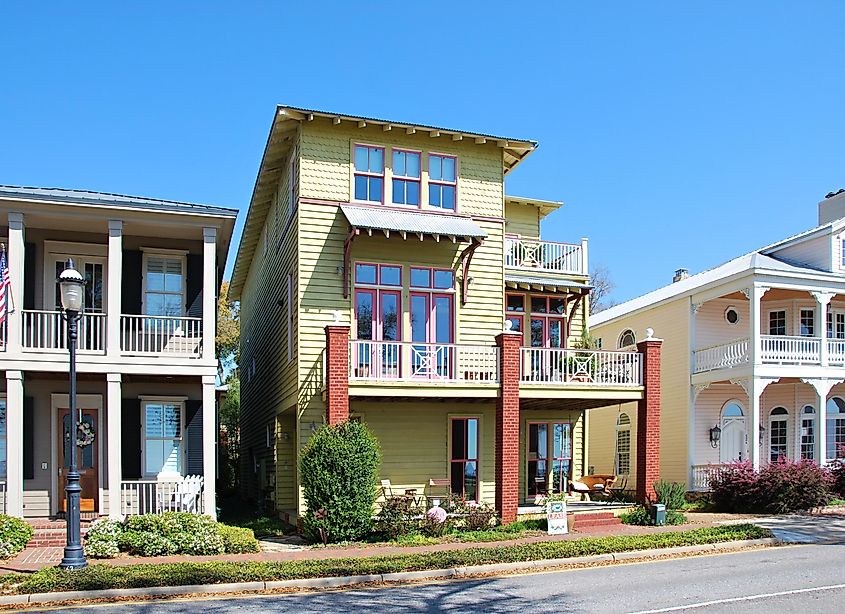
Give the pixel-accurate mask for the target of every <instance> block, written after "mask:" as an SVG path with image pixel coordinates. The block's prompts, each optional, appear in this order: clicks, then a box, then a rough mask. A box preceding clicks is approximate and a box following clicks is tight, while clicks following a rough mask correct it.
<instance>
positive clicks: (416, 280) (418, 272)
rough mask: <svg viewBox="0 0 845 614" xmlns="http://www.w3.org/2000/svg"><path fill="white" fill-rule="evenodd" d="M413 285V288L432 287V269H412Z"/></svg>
mask: <svg viewBox="0 0 845 614" xmlns="http://www.w3.org/2000/svg"><path fill="white" fill-rule="evenodd" d="M411 287H412V288H430V287H431V269H415V268H412V269H411Z"/></svg>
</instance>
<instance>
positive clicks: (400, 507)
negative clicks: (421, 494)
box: [375, 497, 422, 540]
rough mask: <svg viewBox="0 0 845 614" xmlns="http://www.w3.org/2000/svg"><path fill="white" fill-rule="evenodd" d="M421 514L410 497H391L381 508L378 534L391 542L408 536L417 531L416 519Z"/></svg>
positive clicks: (377, 527) (377, 528)
mask: <svg viewBox="0 0 845 614" xmlns="http://www.w3.org/2000/svg"><path fill="white" fill-rule="evenodd" d="M421 513H422V512H421V510H420V509H419V508H417V507H416V506H415V505H414V502H413V500H412V499H411V498H410V497H391V498H390V499H387V500H386V501H385V502H384V503H383V504H382V506H381V510H380V511H379V516H378V521H377V522H376V527H375V528H376V532H378V533H379V534H381V535H382V536H384V537H385V538H386V539H391V540H392V539H396V538H398V537H401V536H403V535H407V534H408V533H411V532H412V531H415V530H416V528H417V524H418V523H417V521H416V520H414V517H415V516H418V515H420V514H421Z"/></svg>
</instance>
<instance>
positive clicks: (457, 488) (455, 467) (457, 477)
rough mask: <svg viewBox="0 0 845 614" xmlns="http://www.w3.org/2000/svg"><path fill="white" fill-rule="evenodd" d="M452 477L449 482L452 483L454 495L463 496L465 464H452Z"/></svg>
mask: <svg viewBox="0 0 845 614" xmlns="http://www.w3.org/2000/svg"><path fill="white" fill-rule="evenodd" d="M450 464H451V475H450V476H449V481H450V482H451V490H452V494H455V495H458V496H463V494H464V464H463V463H450Z"/></svg>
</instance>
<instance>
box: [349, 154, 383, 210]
mask: <svg viewBox="0 0 845 614" xmlns="http://www.w3.org/2000/svg"><path fill="white" fill-rule="evenodd" d="M355 200H358V201H364V202H371V203H381V202H384V147H376V146H373V145H355Z"/></svg>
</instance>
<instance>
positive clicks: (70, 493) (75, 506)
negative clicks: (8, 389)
mask: <svg viewBox="0 0 845 614" xmlns="http://www.w3.org/2000/svg"><path fill="white" fill-rule="evenodd" d="M56 282H57V283H58V284H59V290H60V292H61V295H62V308H63V309H64V311H65V313H64V318H65V320H66V321H67V347H68V353H69V354H70V368H69V379H70V388H69V391H68V392H69V394H68V409H69V412H68V413H69V414H70V424H69V432H68V433H65V434H63V436H62V440H63V441H64V440H65V439H67V440H68V443H69V445H70V454H68V455H67V456H68V459H67V460H68V471H67V480H66V484H65V502H66V505H67V514H66V516H65V517H66V519H67V544H66V545H65V550H64V555H63V557H62V561H61V563H59V567H62V568H64V569H82V568H83V567H86V566H87V565H88V561H87V560H86V559H85V550H84V549H83V548H82V527H81V518H80V511H81V510H80V505H79V497H80V495H81V493H82V488H81V487H80V485H79V477H80V476H79V467H78V466H77V464H78V463H77V456H78V454H79V446H78V445H77V441H78V433H77V430H78V428H79V426H78V420H79V416H78V415H77V410H76V338H77V334H78V328H77V326H78V324H79V318H80V317H81V314H80V312H81V311H82V308H83V299H84V297H85V279H84V278H83V277H82V275H80V274H79V271H77V270H76V269H75V268H74V267H73V260H71V259H70V258H68V261H67V263H66V264H65V270H64V271H62V272H61V274H60V275H59V278H58V279H57V280H56ZM65 449H66V450H67V448H65Z"/></svg>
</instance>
